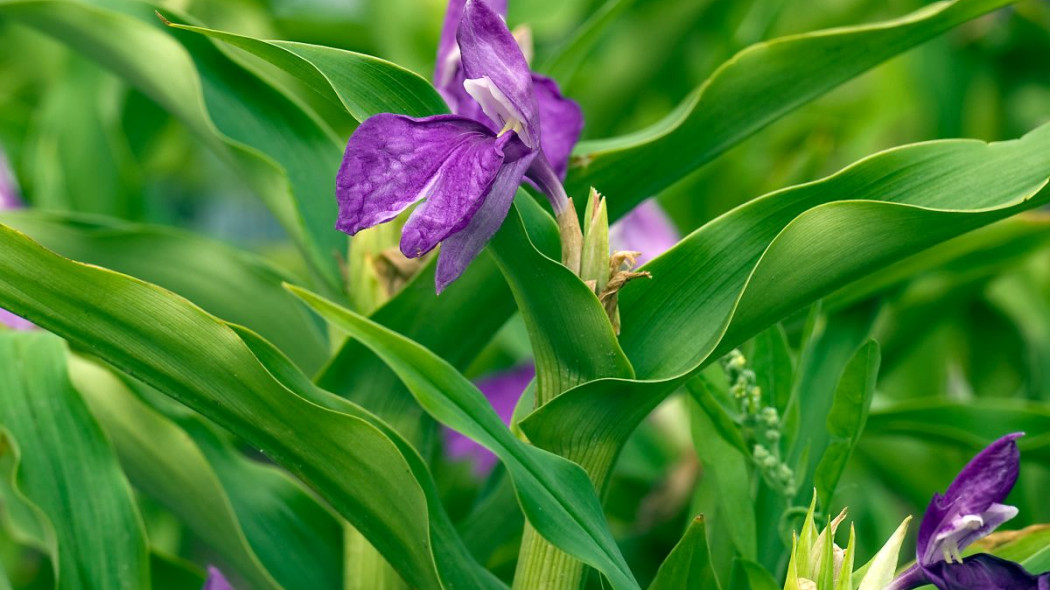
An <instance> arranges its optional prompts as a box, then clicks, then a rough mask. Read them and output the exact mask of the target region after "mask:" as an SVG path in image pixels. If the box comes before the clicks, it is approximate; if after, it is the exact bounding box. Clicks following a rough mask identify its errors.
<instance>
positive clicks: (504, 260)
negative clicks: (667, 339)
mask: <svg viewBox="0 0 1050 590" xmlns="http://www.w3.org/2000/svg"><path fill="white" fill-rule="evenodd" d="M516 203H517V206H516V207H515V209H514V210H513V211H512V212H511V213H510V215H508V216H507V220H506V221H504V222H503V227H502V228H501V229H500V230H499V232H497V233H496V235H495V237H493V239H492V241H491V242H490V247H489V250H490V252H492V254H493V256H495V258H496V261H497V263H498V264H499V265H500V268H501V269H502V270H503V275H504V277H505V278H506V279H507V284H508V285H509V286H510V289H511V292H512V293H513V294H514V299H515V301H516V302H517V304H518V308H519V309H520V310H521V313H522V316H523V317H524V319H525V325H526V326H527V327H528V330H529V339H530V340H531V343H532V349H533V354H534V355H535V358H536V383H537V391H536V393H537V399H538V400H540V402H539V403H543V402H545V401H546V400H548V399H551V398H553V397H555V396H556V395H558V394H560V393H561V392H563V391H565V390H567V389H569V388H571V387H574V386H576V385H579V384H580V383H585V382H587V381H593V380H594V379H598V378H601V377H624V378H630V377H633V376H634V370H633V369H632V368H631V363H630V362H629V361H628V360H627V357H626V356H625V355H624V353H623V350H622V349H621V348H620V345H619V343H618V342H617V340H616V335H615V334H614V333H613V329H612V325H611V324H610V323H609V317H608V316H607V315H606V313H605V310H604V309H603V308H602V305H601V303H600V302H599V301H598V298H597V297H596V296H595V295H594V292H593V291H591V290H590V289H589V288H587V286H586V285H585V284H584V283H583V282H582V281H580V279H579V278H578V277H577V276H576V275H575V274H573V273H572V271H570V270H569V269H567V268H565V267H564V266H562V264H561V263H559V262H556V261H554V260H552V259H550V258H548V257H547V256H545V255H544V254H542V253H541V252H540V251H539V250H538V249H537V248H536V247H534V246H533V245H532V242H531V241H530V238H529V234H528V233H526V231H525V227H524V225H523V223H522V220H521V217H520V216H519V215H518V214H517V213H516V211H518V210H520V209H526V208H535V209H538V208H539V206H538V205H536V203H535V201H533V200H532V199H530V198H523V199H517V201H516ZM534 215H535V217H536V218H537V219H543V220H544V221H546V222H547V223H550V217H549V216H547V215H545V214H544V213H543V212H542V211H535V212H534Z"/></svg>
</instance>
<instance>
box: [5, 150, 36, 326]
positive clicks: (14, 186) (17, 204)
mask: <svg viewBox="0 0 1050 590" xmlns="http://www.w3.org/2000/svg"><path fill="white" fill-rule="evenodd" d="M21 208H22V198H21V197H20V196H19V191H18V183H17V182H16V181H15V175H14V173H13V172H12V171H11V166H10V165H9V164H8V162H7V156H6V155H5V154H4V151H3V150H0V211H5V210H10V209H21ZM0 324H3V325H5V326H7V327H8V328H11V329H12V330H28V329H30V328H33V324H32V322H30V321H29V320H26V319H23V318H21V317H19V316H16V315H15V314H13V313H11V312H9V311H7V310H6V309H3V308H0Z"/></svg>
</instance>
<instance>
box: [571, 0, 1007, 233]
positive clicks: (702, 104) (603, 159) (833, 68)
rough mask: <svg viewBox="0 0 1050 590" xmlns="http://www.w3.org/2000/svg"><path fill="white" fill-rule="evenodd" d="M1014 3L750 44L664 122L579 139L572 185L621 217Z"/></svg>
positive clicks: (947, 7) (967, 5)
mask: <svg viewBox="0 0 1050 590" xmlns="http://www.w3.org/2000/svg"><path fill="white" fill-rule="evenodd" d="M1010 3H1011V0H955V1H953V2H939V3H935V4H931V5H929V6H926V7H924V8H922V9H920V10H919V11H917V12H914V13H912V14H910V15H907V16H904V17H901V18H899V19H896V20H891V21H886V22H882V23H875V24H870V25H861V26H855V27H843V28H837V29H829V30H826V31H816V32H813V33H806V34H801V35H791V36H787V37H782V38H779V39H774V40H772V41H768V42H764V43H759V44H757V45H752V46H751V47H748V48H747V49H744V50H743V51H741V52H740V53H738V54H737V55H735V56H734V57H733V58H731V59H730V60H729V61H727V62H726V63H724V64H723V65H722V66H721V67H720V68H718V70H716V71H715V73H714V74H712V75H711V77H710V78H708V79H707V80H706V81H705V82H704V83H703V84H701V85H700V87H698V88H697V89H696V90H694V91H693V92H692V93H691V94H690V95H689V96H688V97H687V98H686V99H685V100H684V101H683V102H682V103H681V104H679V105H678V107H676V108H675V109H674V110H673V111H671V113H669V114H668V115H667V116H666V117H664V118H663V119H661V120H660V121H658V122H656V123H654V124H652V125H650V126H648V127H646V128H644V129H640V130H638V131H636V132H634V133H630V134H627V135H624V136H621V137H615V138H610V139H601V140H595V141H588V142H582V143H580V145H578V146H577V147H576V150H575V152H574V158H573V162H572V167H571V168H570V171H569V177H568V180H567V183H566V189H567V190H568V193H569V194H570V195H583V194H585V193H586V191H587V189H588V187H591V186H594V187H596V188H597V189H598V190H599V191H601V192H602V193H605V194H607V195H609V196H610V199H609V217H610V219H617V218H619V217H620V216H621V215H623V214H624V213H626V212H627V211H629V210H630V209H631V208H632V207H634V206H635V205H637V204H638V203H640V202H641V201H642V200H643V199H645V198H646V197H649V196H651V195H654V194H656V193H658V192H660V191H661V190H662V189H664V188H667V187H668V186H670V185H671V184H673V183H675V182H676V181H678V180H680V179H681V178H683V177H684V176H685V175H687V174H688V173H690V172H692V171H693V170H695V169H696V168H698V167H700V166H702V165H703V164H705V163H707V162H710V161H711V160H713V159H714V158H716V157H717V156H719V155H720V154H722V153H724V152H725V151H726V150H728V149H729V148H730V147H731V146H733V145H736V144H737V143H739V142H740V141H742V140H743V139H745V138H747V137H748V136H750V135H752V134H754V133H755V132H757V131H758V130H760V129H762V128H763V127H765V126H766V125H768V124H770V123H772V122H773V121H775V120H777V119H778V118H780V117H782V116H783V115H785V114H787V113H789V112H791V111H792V110H794V109H796V108H798V107H800V106H802V105H804V104H806V103H807V102H809V101H811V100H813V99H814V98H816V97H818V96H820V95H822V94H824V93H825V92H827V91H829V90H831V89H832V88H835V87H836V86H838V85H839V84H842V83H843V82H846V81H847V80H850V79H852V78H854V77H856V76H857V75H859V74H861V73H862V72H864V71H866V70H868V69H870V68H872V67H874V66H876V65H878V64H879V63H881V62H883V61H885V60H887V59H889V58H890V57H893V56H894V55H897V54H899V53H902V52H904V51H906V50H908V49H910V48H912V47H914V46H915V45H918V44H919V43H922V42H923V41H926V40H928V39H931V38H933V37H935V36H937V35H939V34H941V33H943V32H945V31H947V30H949V29H951V28H952V27H955V26H956V25H959V24H961V23H964V22H966V21H968V20H971V19H973V18H976V17H978V16H980V15H982V14H985V13H987V12H990V11H992V10H994V9H996V8H999V7H1002V6H1005V5H1007V4H1010Z"/></svg>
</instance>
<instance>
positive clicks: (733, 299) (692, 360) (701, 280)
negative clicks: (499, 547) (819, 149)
mask: <svg viewBox="0 0 1050 590" xmlns="http://www.w3.org/2000/svg"><path fill="white" fill-rule="evenodd" d="M1048 174H1050V126H1043V127H1040V128H1039V129H1037V130H1035V131H1032V132H1030V133H1029V134H1027V135H1026V136H1024V137H1023V138H1021V139H1019V140H1013V141H1005V142H999V143H991V144H986V143H983V142H978V141H968V140H949V141H938V142H929V143H923V144H916V145H911V146H904V147H901V148H896V149H892V150H888V151H886V152H882V153H880V154H876V155H874V156H871V157H869V158H866V159H864V160H862V161H860V162H858V163H857V164H854V165H853V166H850V167H848V168H846V169H845V170H843V171H841V172H839V173H838V174H835V175H832V176H830V177H828V178H825V179H823V180H820V181H816V182H812V183H809V184H804V185H800V186H797V187H792V188H788V189H784V190H781V191H777V192H775V193H772V194H770V195H766V196H764V197H761V198H759V199H756V200H754V201H751V202H750V203H747V204H746V205H743V206H741V207H739V208H737V209H735V210H733V211H731V212H729V213H727V214H726V215H723V216H722V217H720V218H718V219H716V220H714V221H712V222H711V223H709V224H707V225H705V226H704V227H702V228H700V229H699V230H697V231H696V232H694V233H693V234H691V235H690V236H688V237H687V238H686V239H685V240H683V241H682V242H680V243H679V244H678V245H677V246H675V247H674V248H672V249H671V250H670V251H669V252H667V253H666V254H664V255H663V256H660V257H658V258H657V259H655V260H653V261H652V262H651V263H649V264H648V265H647V266H646V269H647V270H649V271H651V272H652V274H653V278H652V279H651V280H646V281H635V282H633V283H631V284H629V285H628V286H627V287H626V288H625V289H624V291H623V292H622V293H621V298H620V302H621V317H622V318H623V332H622V333H621V335H620V343H621V345H622V347H623V349H624V351H625V352H626V353H627V356H628V358H630V359H631V362H632V364H633V365H634V368H635V371H636V372H637V374H638V375H639V377H641V378H643V379H645V380H644V381H626V380H614V379H603V380H599V381H594V382H591V383H587V384H584V385H582V386H580V387H577V388H575V389H572V390H570V391H568V392H566V393H564V394H562V395H561V396H559V397H558V398H556V399H555V400H554V401H552V402H551V403H549V404H547V405H546V406H544V407H543V408H541V409H539V410H538V411H536V412H535V413H533V414H532V415H531V416H530V417H529V418H527V419H526V420H525V421H523V422H522V429H523V430H524V431H525V432H526V434H528V436H529V439H530V440H532V441H533V442H534V443H535V444H537V445H538V446H541V447H543V448H547V449H549V450H554V451H555V452H557V453H558V454H561V455H563V456H568V457H570V458H575V456H576V455H577V453H579V451H578V450H576V449H578V448H579V447H580V446H581V445H580V442H579V441H586V443H587V444H588V445H591V446H593V445H594V444H596V441H604V443H603V444H604V445H605V446H606V447H607V450H606V452H607V454H612V455H615V453H616V452H617V451H616V449H618V448H619V445H620V444H622V441H623V440H625V439H626V437H627V436H628V435H629V434H630V432H631V431H632V430H633V429H634V427H635V426H636V425H637V424H638V423H639V422H640V421H641V420H642V419H643V418H644V417H645V416H646V415H648V413H649V412H650V411H651V410H652V408H654V407H655V406H656V405H657V403H659V401H660V400H662V399H663V398H664V397H665V396H666V395H668V394H669V393H670V392H671V391H673V390H674V389H675V387H677V386H678V385H679V384H680V383H682V382H683V381H684V380H685V379H687V378H688V377H689V376H690V375H691V374H693V373H694V372H695V371H697V370H699V369H700V368H702V367H703V366H705V365H706V364H707V363H709V362H711V361H712V360H713V359H716V358H718V357H719V356H720V354H722V353H724V352H726V351H728V350H730V349H731V348H733V347H734V346H737V345H739V344H740V343H741V342H743V341H744V340H746V339H747V338H748V337H750V336H752V335H754V334H756V333H758V332H760V331H761V330H762V329H764V328H766V327H768V326H770V325H772V324H773V323H775V322H776V321H778V320H780V319H782V318H783V317H784V316H786V315H787V314H789V313H791V312H793V311H795V310H796V309H798V308H799V307H802V306H804V305H806V304H807V303H810V302H812V301H814V300H816V299H818V298H819V297H821V296H823V295H826V294H828V293H829V292H832V291H834V290H835V289H837V288H839V287H841V286H843V285H845V284H847V283H849V282H850V281H852V280H854V279H856V278H859V277H861V276H864V275H865V274H867V273H870V272H872V271H874V270H877V269H879V268H883V267H885V266H886V265H888V264H891V263H893V262H895V261H897V260H900V259H902V258H904V257H906V256H910V255H912V254H914V253H915V251H916V250H919V249H922V248H925V247H929V246H931V245H934V244H936V243H938V242H941V241H944V240H946V239H949V238H951V237H954V236H957V235H959V234H961V233H964V232H966V231H969V230H971V229H974V228H976V227H979V226H981V225H984V224H988V223H991V222H993V221H996V220H999V219H1002V218H1004V217H1007V216H1009V215H1012V214H1014V213H1018V212H1020V211H1023V210H1025V209H1029V208H1032V207H1036V206H1038V205H1040V204H1042V203H1044V202H1046V200H1047V198H1048V197H1050V194H1048V193H1045V192H1043V193H1041V192H1040V191H1041V189H1042V188H1043V186H1044V185H1045V183H1046V180H1047V176H1048ZM683 302H688V303H683ZM563 424H573V425H574V428H573V430H572V433H571V435H572V438H571V439H567V437H566V436H565V432H564V430H563V429H562V428H561V426H560V425H563Z"/></svg>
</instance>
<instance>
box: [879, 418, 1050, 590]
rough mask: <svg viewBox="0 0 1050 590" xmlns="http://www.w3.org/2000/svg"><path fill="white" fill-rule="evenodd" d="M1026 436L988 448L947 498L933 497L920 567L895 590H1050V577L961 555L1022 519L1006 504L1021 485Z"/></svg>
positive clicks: (991, 559)
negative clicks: (1021, 445)
mask: <svg viewBox="0 0 1050 590" xmlns="http://www.w3.org/2000/svg"><path fill="white" fill-rule="evenodd" d="M1021 436H1023V433H1019V432H1018V433H1014V434H1008V435H1006V436H1004V437H1002V438H1000V439H999V440H997V441H995V442H993V443H992V444H990V445H988V447H987V448H985V449H984V450H983V451H981V452H980V453H978V454H977V456H976V457H974V458H973V459H972V460H971V461H970V462H969V463H967V464H966V467H963V469H962V471H960V472H959V475H958V476H956V478H955V481H953V482H952V483H951V485H950V486H948V490H947V491H946V492H945V493H944V495H941V494H934V495H933V499H932V500H931V501H930V504H929V506H927V508H926V514H925V515H924V516H923V519H922V523H921V524H920V525H919V538H918V544H917V548H916V564H915V565H914V566H912V567H911V568H909V569H908V570H907V571H905V572H904V573H903V574H901V575H900V576H898V578H897V579H896V580H894V581H893V583H892V584H891V585H890V588H891V589H892V590H907V589H909V588H917V587H919V586H922V585H925V584H934V585H936V586H937V587H938V588H940V589H941V590H954V589H962V588H1000V589H1004V590H1006V589H1014V588H1033V589H1035V588H1039V589H1040V590H1050V586H1048V585H1050V582H1048V581H1047V580H1048V579H1050V576H1048V574H1043V575H1042V576H1039V577H1038V578H1036V577H1033V576H1031V575H1030V574H1028V572H1026V571H1025V570H1024V568H1022V567H1021V566H1019V565H1017V564H1015V563H1012V562H1008V561H1004V560H1001V559H998V558H995V557H992V556H989V555H983V554H980V555H974V556H972V557H968V558H966V559H965V560H964V559H963V558H962V554H961V552H962V550H963V549H965V548H966V547H967V546H968V545H970V544H971V543H973V542H974V541H976V540H977V539H980V538H981V537H984V536H985V535H987V534H989V533H991V532H992V531H993V530H995V529H996V527H998V526H999V525H1001V524H1003V523H1004V522H1006V521H1007V520H1010V519H1011V518H1013V517H1014V516H1016V515H1017V508H1015V507H1013V506H1007V505H1005V504H1003V503H1002V502H1003V500H1005V499H1006V496H1007V495H1008V494H1009V493H1010V490H1011V489H1013V486H1014V483H1016V482H1017V475H1018V472H1019V471H1020V460H1021V456H1020V451H1018V449H1017V442H1016V440H1017V439H1018V438H1020V437H1021ZM981 581H988V583H989V584H990V585H984V584H982V583H981ZM975 584H976V585H975Z"/></svg>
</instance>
